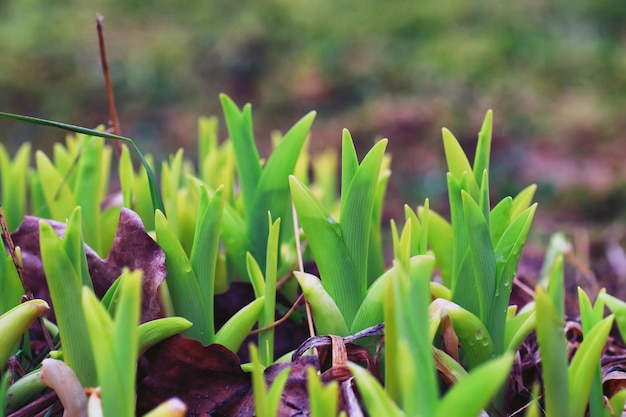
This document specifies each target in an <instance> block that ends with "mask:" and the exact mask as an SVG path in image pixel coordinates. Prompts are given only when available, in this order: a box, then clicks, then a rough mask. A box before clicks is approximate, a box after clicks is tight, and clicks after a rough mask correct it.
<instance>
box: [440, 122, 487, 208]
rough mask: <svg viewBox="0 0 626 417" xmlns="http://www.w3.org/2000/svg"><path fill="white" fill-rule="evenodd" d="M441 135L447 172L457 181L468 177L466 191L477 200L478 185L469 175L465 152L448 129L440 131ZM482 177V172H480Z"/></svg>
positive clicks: (470, 172) (473, 177)
mask: <svg viewBox="0 0 626 417" xmlns="http://www.w3.org/2000/svg"><path fill="white" fill-rule="evenodd" d="M442 134H443V147H444V151H445V154H446V161H447V163H448V171H450V174H451V175H452V176H453V177H454V178H455V179H456V180H457V181H458V182H461V179H462V178H463V176H464V175H468V174H470V175H469V176H468V179H467V189H466V191H467V192H468V193H469V194H470V195H471V196H472V198H473V199H474V200H475V201H478V200H479V192H478V183H477V181H476V178H475V176H474V175H471V174H472V172H473V170H472V167H471V165H470V163H469V160H468V159H467V156H466V155H465V152H464V151H463V149H462V148H461V145H460V144H459V142H458V141H457V140H456V138H455V137H454V135H453V134H452V132H450V131H449V130H448V129H445V128H444V129H442ZM480 175H482V171H481V172H480Z"/></svg>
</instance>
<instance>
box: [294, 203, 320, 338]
mask: <svg viewBox="0 0 626 417" xmlns="http://www.w3.org/2000/svg"><path fill="white" fill-rule="evenodd" d="M291 211H292V213H293V229H294V232H295V235H296V252H297V253H298V267H299V269H300V272H304V263H303V262H302V247H301V246H300V226H299V225H298V213H297V212H296V206H295V204H293V201H292V202H291ZM304 307H305V308H306V318H307V323H308V324H309V334H310V335H311V337H313V336H315V327H313V315H312V314H311V306H310V305H309V302H308V301H306V299H305V300H304Z"/></svg>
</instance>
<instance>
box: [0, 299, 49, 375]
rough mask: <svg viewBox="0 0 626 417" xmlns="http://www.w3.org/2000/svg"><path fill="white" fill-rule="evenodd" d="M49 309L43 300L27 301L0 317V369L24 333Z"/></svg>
mask: <svg viewBox="0 0 626 417" xmlns="http://www.w3.org/2000/svg"><path fill="white" fill-rule="evenodd" d="M49 308H50V307H49V306H48V303H46V302H45V301H44V300H37V299H35V300H29V301H25V302H23V303H22V304H19V305H17V306H15V307H13V308H12V309H10V310H9V311H7V312H5V313H4V314H2V315H1V316H0V334H2V339H1V340H0V369H4V366H5V365H6V362H7V360H8V359H9V357H10V356H11V354H12V353H13V350H14V349H15V348H16V346H17V344H18V343H19V341H20V339H21V338H22V336H23V335H24V332H26V331H27V330H28V328H29V327H30V325H31V324H32V323H33V322H34V321H35V320H37V318H38V317H39V316H41V315H42V314H43V313H44V312H45V311H46V310H48V309H49Z"/></svg>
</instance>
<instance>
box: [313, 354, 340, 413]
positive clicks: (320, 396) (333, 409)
mask: <svg viewBox="0 0 626 417" xmlns="http://www.w3.org/2000/svg"><path fill="white" fill-rule="evenodd" d="M306 371H307V372H306V375H307V387H308V391H309V404H310V405H311V406H310V407H311V417H327V416H336V415H337V411H338V409H339V386H338V384H337V382H336V381H331V382H329V383H328V384H326V385H325V386H324V385H323V384H322V381H321V380H320V376H319V375H318V373H317V371H316V370H315V368H313V367H312V366H308V367H307V369H306Z"/></svg>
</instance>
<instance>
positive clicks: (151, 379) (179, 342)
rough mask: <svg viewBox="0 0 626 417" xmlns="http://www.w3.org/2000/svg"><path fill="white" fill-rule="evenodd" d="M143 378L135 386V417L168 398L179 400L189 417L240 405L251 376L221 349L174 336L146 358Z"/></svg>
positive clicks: (227, 351) (230, 354) (215, 413)
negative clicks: (184, 405) (185, 405)
mask: <svg viewBox="0 0 626 417" xmlns="http://www.w3.org/2000/svg"><path fill="white" fill-rule="evenodd" d="M145 357H146V359H147V361H148V364H149V365H148V371H147V375H146V377H145V378H144V379H143V380H142V381H140V382H139V383H138V386H137V413H138V414H144V413H146V412H148V411H149V410H151V409H153V408H154V407H156V406H157V405H158V404H160V403H161V402H163V401H165V400H167V399H168V398H171V397H178V398H180V399H181V400H182V401H183V402H184V403H185V404H187V407H188V415H189V416H200V415H220V414H219V413H218V411H219V409H220V408H227V407H228V406H229V404H230V403H232V402H236V401H242V400H243V399H244V398H245V396H246V394H247V392H248V391H249V390H250V387H251V382H250V376H249V375H248V374H246V373H245V372H244V371H243V370H242V369H241V363H240V362H239V358H238V357H237V355H235V354H234V353H233V352H231V351H229V350H228V349H227V348H225V347H224V346H222V345H217V344H213V345H209V346H206V347H205V346H202V344H201V343H200V342H198V341H197V340H194V339H190V338H188V337H185V336H182V335H176V336H173V337H171V338H169V339H166V340H164V341H162V342H161V343H158V344H157V345H155V346H154V347H152V348H151V349H150V350H148V351H147V352H146V354H145Z"/></svg>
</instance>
